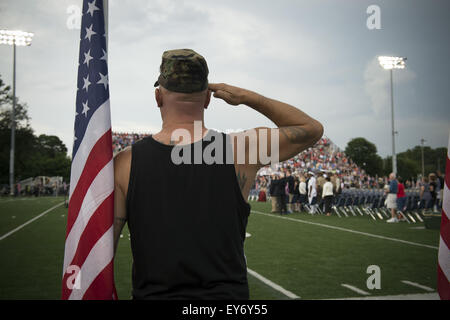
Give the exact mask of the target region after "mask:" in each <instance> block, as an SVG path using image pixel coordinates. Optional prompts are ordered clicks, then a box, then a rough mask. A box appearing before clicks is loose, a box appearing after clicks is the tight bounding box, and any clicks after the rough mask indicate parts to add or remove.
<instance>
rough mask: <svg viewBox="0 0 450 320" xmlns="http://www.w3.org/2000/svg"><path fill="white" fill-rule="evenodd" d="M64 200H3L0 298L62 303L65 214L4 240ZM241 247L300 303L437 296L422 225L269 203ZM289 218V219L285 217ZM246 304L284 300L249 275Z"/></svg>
mask: <svg viewBox="0 0 450 320" xmlns="http://www.w3.org/2000/svg"><path fill="white" fill-rule="evenodd" d="M63 200H64V199H63V198H61V197H57V198H55V197H48V198H21V199H8V198H2V199H0V238H1V240H0V259H1V263H0V299H59V297H60V287H61V276H62V263H63V250H64V235H65V226H66V219H67V209H66V208H65V207H64V206H59V207H57V208H55V209H53V210H51V211H49V212H48V213H47V214H45V215H42V216H41V217H40V218H38V219H36V220H34V221H32V222H31V223H29V224H27V225H25V226H24V227H23V228H21V229H19V230H17V231H16V232H13V233H11V234H10V235H9V236H6V237H4V236H5V235H6V234H7V233H9V232H10V231H12V230H14V229H15V228H17V227H19V226H21V225H23V224H24V223H26V222H27V221H29V220H30V219H32V218H34V217H36V216H38V215H39V214H41V213H43V212H44V211H46V210H48V209H49V208H52V207H54V206H55V205H57V204H59V203H61V202H62V201H63ZM251 205H252V213H251V215H250V217H249V222H248V228H247V232H248V233H249V234H250V236H249V237H248V238H247V239H246V242H245V253H246V257H247V264H248V268H249V269H251V270H253V271H255V272H257V273H258V274H259V275H261V276H263V277H264V278H266V279H268V280H270V281H271V282H273V283H275V284H277V285H279V286H281V287H282V288H284V289H285V290H287V291H290V292H292V293H293V294H295V295H297V296H299V297H300V298H301V299H335V298H346V297H363V295H362V294H359V293H357V292H354V291H352V290H350V289H348V288H346V287H344V286H342V284H348V285H351V286H354V287H356V288H359V289H361V290H364V291H366V292H367V293H369V294H370V297H373V296H387V295H405V294H423V293H428V292H429V291H427V290H426V289H424V288H421V287H417V286H412V285H410V284H406V283H404V282H402V281H409V282H413V283H416V284H419V285H422V286H426V287H429V288H432V289H433V290H434V291H435V289H436V268H437V253H438V250H437V247H438V245H439V243H438V242H439V231H438V230H428V229H425V228H423V224H421V223H416V224H407V223H398V224H387V223H386V222H385V221H373V220H371V219H370V218H369V217H367V216H364V217H361V216H358V217H349V218H338V217H336V216H331V217H326V216H310V215H308V214H306V213H294V214H290V215H288V216H279V215H275V214H270V213H269V212H270V203H256V202H252V203H251ZM286 217H287V218H286ZM128 235H129V233H128V229H126V228H125V229H124V231H123V238H121V240H120V243H119V248H118V250H117V255H116V259H115V278H116V287H117V291H118V295H119V298H120V299H129V298H130V296H131V265H132V258H131V250H130V241H129V236H128ZM370 265H377V266H379V267H380V270H381V278H380V279H381V282H380V283H381V289H373V290H369V289H368V288H367V286H366V281H367V278H368V277H369V276H370V274H368V273H367V272H366V270H367V267H368V266H370ZM249 285H250V296H251V299H288V296H286V294H284V293H283V292H280V291H279V290H276V289H274V288H273V286H270V285H268V284H266V283H263V282H262V281H261V280H259V279H257V278H255V277H254V276H252V275H250V274H249Z"/></svg>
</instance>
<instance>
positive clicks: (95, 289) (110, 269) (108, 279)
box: [83, 259, 117, 300]
mask: <svg viewBox="0 0 450 320" xmlns="http://www.w3.org/2000/svg"><path fill="white" fill-rule="evenodd" d="M110 292H113V293H114V295H115V296H114V297H111V296H110V295H109V294H108V293H110ZM111 299H113V300H117V293H116V288H115V287H114V259H112V260H111V262H110V263H109V264H108V265H107V266H106V267H105V269H103V270H102V272H100V273H99V275H98V276H97V278H95V280H94V281H92V283H91V285H90V286H89V288H88V289H87V290H86V292H85V293H84V296H83V300H111Z"/></svg>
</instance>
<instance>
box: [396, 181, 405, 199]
mask: <svg viewBox="0 0 450 320" xmlns="http://www.w3.org/2000/svg"><path fill="white" fill-rule="evenodd" d="M404 196H405V186H404V185H403V183H399V184H398V190H397V198H403V197H404Z"/></svg>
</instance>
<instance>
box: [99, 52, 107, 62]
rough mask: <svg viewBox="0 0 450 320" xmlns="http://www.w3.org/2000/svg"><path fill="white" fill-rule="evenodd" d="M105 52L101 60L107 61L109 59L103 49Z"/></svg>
mask: <svg viewBox="0 0 450 320" xmlns="http://www.w3.org/2000/svg"><path fill="white" fill-rule="evenodd" d="M102 50H103V56H102V57H101V58H100V60H105V61H106V60H107V59H108V57H107V55H106V51H105V50H104V49H102Z"/></svg>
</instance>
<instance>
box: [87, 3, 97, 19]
mask: <svg viewBox="0 0 450 320" xmlns="http://www.w3.org/2000/svg"><path fill="white" fill-rule="evenodd" d="M88 6H89V8H88V10H87V11H86V13H90V14H91V17H92V16H93V15H94V11H95V10H100V9H99V8H97V7H96V6H95V0H94V1H92V2H88Z"/></svg>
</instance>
